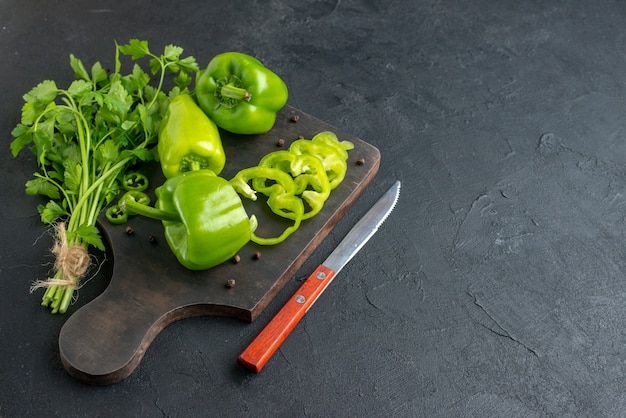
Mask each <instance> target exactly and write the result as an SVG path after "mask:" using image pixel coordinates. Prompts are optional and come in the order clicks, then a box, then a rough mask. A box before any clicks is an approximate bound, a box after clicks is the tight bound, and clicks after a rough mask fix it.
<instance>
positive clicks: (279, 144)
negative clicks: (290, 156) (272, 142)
mask: <svg viewBox="0 0 626 418" xmlns="http://www.w3.org/2000/svg"><path fill="white" fill-rule="evenodd" d="M284 145H285V139H284V138H280V139H279V140H278V142H276V146H277V147H282V146H284Z"/></svg>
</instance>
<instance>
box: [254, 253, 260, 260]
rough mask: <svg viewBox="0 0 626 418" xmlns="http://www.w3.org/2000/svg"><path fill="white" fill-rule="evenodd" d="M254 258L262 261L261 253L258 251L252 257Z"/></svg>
mask: <svg viewBox="0 0 626 418" xmlns="http://www.w3.org/2000/svg"><path fill="white" fill-rule="evenodd" d="M252 258H253V259H254V260H258V259H260V258H261V253H260V252H259V251H256V252H255V253H254V255H253V256H252Z"/></svg>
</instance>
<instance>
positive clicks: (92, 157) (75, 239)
mask: <svg viewBox="0 0 626 418" xmlns="http://www.w3.org/2000/svg"><path fill="white" fill-rule="evenodd" d="M182 54H183V49H182V48H180V47H177V46H174V45H168V46H166V47H165V49H164V51H163V53H162V54H161V55H156V54H153V53H152V52H151V51H150V49H149V47H148V42H147V41H142V40H138V39H131V40H130V41H129V43H128V44H125V45H119V44H117V43H116V45H115V70H114V71H113V72H111V73H108V72H107V71H106V70H105V69H104V67H103V66H102V65H101V64H100V62H96V63H95V64H93V65H92V66H91V68H90V69H89V70H88V69H87V67H85V65H84V63H83V62H82V61H81V60H80V59H79V58H77V57H76V56H74V55H73V54H70V67H71V68H72V70H73V71H74V78H75V80H74V81H73V82H72V83H71V84H70V85H69V86H68V87H67V88H66V89H62V88H59V87H58V86H57V83H55V82H54V81H53V80H44V81H42V82H41V83H39V84H38V85H37V86H35V87H34V88H32V89H31V90H30V91H29V92H28V93H26V94H25V95H24V96H23V99H24V105H23V106H22V112H21V121H20V123H19V124H18V125H17V126H16V127H15V129H13V131H12V135H13V138H14V139H13V141H12V142H11V152H12V154H13V156H14V157H16V156H17V155H18V154H19V153H20V152H21V151H22V150H23V149H24V148H25V147H27V146H29V145H30V148H29V149H30V150H31V151H32V152H33V153H34V154H35V156H36V157H37V163H38V168H39V171H38V172H36V173H35V174H34V178H33V179H31V180H29V181H28V182H27V183H26V193H27V194H29V195H41V196H44V197H46V198H48V199H49V201H48V203H47V204H45V205H44V204H42V205H39V206H38V210H39V214H40V216H41V220H42V222H44V223H49V224H55V225H56V231H57V235H58V236H57V244H56V245H55V247H54V248H53V253H54V254H55V255H56V257H57V262H56V264H55V266H56V268H57V269H56V272H55V275H54V277H52V278H50V279H47V280H44V281H39V282H37V283H36V285H35V286H34V287H35V288H37V287H44V288H46V291H45V293H44V295H43V300H42V305H44V306H49V307H50V308H51V310H52V312H53V313H57V312H59V313H64V312H65V311H66V310H67V308H68V306H69V304H70V302H71V300H72V296H73V293H74V290H75V289H76V288H77V286H78V285H79V283H78V282H79V279H80V278H81V276H82V275H83V274H84V273H85V271H86V268H87V267H88V260H89V257H88V253H87V250H88V248H89V247H90V246H93V247H95V248H98V249H101V250H103V249H104V244H103V241H102V238H101V236H100V233H99V231H98V229H97V227H96V220H97V216H98V214H99V213H100V212H101V210H102V209H103V208H104V206H106V205H107V204H109V203H110V202H111V201H112V200H113V199H114V198H115V197H116V196H117V195H118V194H119V192H120V190H121V187H120V181H121V178H122V177H123V175H124V173H125V171H126V170H127V169H128V168H129V167H131V166H134V165H136V164H138V163H141V162H145V161H149V160H151V159H152V158H153V153H152V152H151V148H152V147H153V146H154V145H155V144H156V142H157V134H158V127H159V123H160V121H161V119H162V118H163V115H164V114H163V112H164V109H166V108H167V104H168V103H169V100H171V98H172V97H174V96H176V95H178V94H180V93H182V92H187V91H188V86H189V85H190V83H191V79H192V77H191V74H193V73H195V72H197V71H198V70H199V68H198V65H197V63H196V60H195V58H193V57H191V56H188V57H184V58H182V57H181V55H182ZM124 56H126V57H130V59H131V60H133V61H136V60H139V59H142V58H146V59H149V62H148V64H149V68H150V72H149V73H148V72H146V71H144V70H143V69H142V67H141V66H140V65H139V64H138V63H134V65H133V67H132V71H131V72H130V73H128V74H122V73H121V70H122V59H123V57H124ZM167 74H171V75H172V77H173V82H174V87H173V88H171V89H170V90H169V91H168V92H167V93H166V92H165V91H164V82H165V78H166V75H167ZM152 81H154V85H153V84H151V82H152Z"/></svg>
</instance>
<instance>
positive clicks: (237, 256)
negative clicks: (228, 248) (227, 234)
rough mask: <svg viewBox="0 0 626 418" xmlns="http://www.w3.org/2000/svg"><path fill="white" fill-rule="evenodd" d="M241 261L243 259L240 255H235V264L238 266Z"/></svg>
mask: <svg viewBox="0 0 626 418" xmlns="http://www.w3.org/2000/svg"><path fill="white" fill-rule="evenodd" d="M240 261H241V257H239V254H235V256H234V257H233V263H235V264H237V263H239V262H240Z"/></svg>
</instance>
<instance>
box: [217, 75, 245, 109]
mask: <svg viewBox="0 0 626 418" xmlns="http://www.w3.org/2000/svg"><path fill="white" fill-rule="evenodd" d="M215 97H216V98H217V99H218V100H219V101H220V103H222V106H225V107H227V108H233V107H235V106H237V104H239V102H241V101H242V100H245V101H250V99H251V98H252V95H251V94H250V92H249V91H248V90H246V89H245V87H244V85H243V83H242V82H241V80H240V79H239V77H237V76H234V75H231V76H228V77H226V78H223V79H221V80H217V86H216V89H215Z"/></svg>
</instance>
